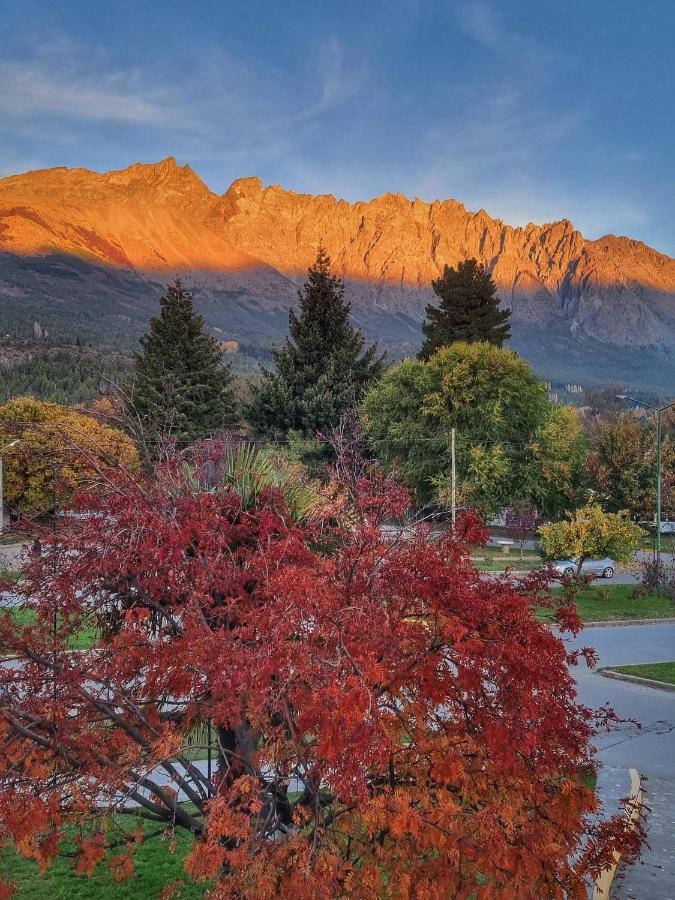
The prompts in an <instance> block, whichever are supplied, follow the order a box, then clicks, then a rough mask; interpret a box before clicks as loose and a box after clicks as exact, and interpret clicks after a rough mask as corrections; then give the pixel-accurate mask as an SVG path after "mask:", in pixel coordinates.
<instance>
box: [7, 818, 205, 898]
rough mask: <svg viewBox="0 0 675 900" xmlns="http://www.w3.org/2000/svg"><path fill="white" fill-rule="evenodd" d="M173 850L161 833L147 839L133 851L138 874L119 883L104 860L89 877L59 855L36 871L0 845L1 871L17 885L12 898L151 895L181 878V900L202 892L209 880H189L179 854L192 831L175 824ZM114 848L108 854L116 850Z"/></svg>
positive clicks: (150, 827)
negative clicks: (41, 869) (45, 870)
mask: <svg viewBox="0 0 675 900" xmlns="http://www.w3.org/2000/svg"><path fill="white" fill-rule="evenodd" d="M116 821H117V822H119V823H120V824H121V826H122V827H123V828H124V829H125V830H129V831H132V830H133V829H134V828H136V826H137V820H136V819H135V818H134V817H133V816H118V817H117V819H116ZM143 829H144V831H145V832H146V833H151V832H153V831H155V830H156V829H157V825H156V824H155V823H144V824H143ZM175 838H176V841H175V850H174V851H173V852H172V850H171V849H170V847H169V846H168V843H167V841H166V840H165V839H164V838H163V837H162V836H158V837H152V838H149V839H148V840H147V841H146V842H145V843H143V844H141V846H140V847H139V848H138V849H137V850H136V852H135V853H134V859H135V862H136V877H135V878H133V879H131V880H130V881H124V882H121V883H120V882H117V881H115V879H114V877H113V875H112V873H111V872H110V870H109V868H108V867H107V866H106V864H105V863H102V864H100V865H99V866H97V867H96V869H95V871H94V874H93V875H92V877H91V878H87V877H86V876H78V875H76V874H75V867H74V865H73V861H72V860H67V859H63V858H60V859H58V860H57V861H56V862H55V863H54V865H53V866H52V867H51V868H50V869H49V870H48V871H47V872H45V874H44V875H40V873H39V872H38V867H37V864H36V863H35V862H33V861H32V860H29V859H24V858H23V857H22V856H19V854H18V853H17V852H16V851H15V850H14V849H13V848H12V847H5V848H4V849H3V850H0V872H1V873H2V877H3V879H4V880H6V881H10V882H12V883H13V884H14V885H16V886H17V888H18V890H17V893H16V894H14V897H15V898H17V900H73V898H77V900H104V898H105V900H107V898H113V897H114V898H115V900H155V898H157V897H159V895H160V892H161V890H162V888H163V887H164V886H165V885H167V884H171V883H172V882H175V881H178V880H181V881H182V882H183V886H182V889H181V890H180V892H179V893H178V897H180V898H181V900H195V898H199V897H203V896H204V895H205V893H206V891H207V889H208V887H209V885H203V884H196V883H195V882H193V881H191V880H190V879H189V878H188V876H187V874H186V873H185V871H184V869H183V858H184V856H185V854H186V853H187V852H188V850H189V849H190V847H191V845H192V840H193V839H192V836H191V835H189V834H188V833H187V832H185V831H184V830H183V829H176V832H175ZM119 852H120V851H119V850H112V851H111V855H115V854H116V853H119Z"/></svg>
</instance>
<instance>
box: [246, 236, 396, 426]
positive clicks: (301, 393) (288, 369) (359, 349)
mask: <svg viewBox="0 0 675 900" xmlns="http://www.w3.org/2000/svg"><path fill="white" fill-rule="evenodd" d="M298 298H299V301H300V309H299V312H298V313H296V312H295V310H293V309H291V311H290V314H289V329H288V330H289V335H288V337H287V339H286V342H285V344H284V346H283V347H282V348H281V349H278V350H275V351H273V355H274V361H275V364H276V365H275V371H274V372H264V373H263V380H262V382H261V384H259V385H258V386H257V387H255V388H254V389H253V391H252V395H251V399H250V401H249V403H248V404H247V407H246V409H245V417H246V419H247V421H248V422H249V424H250V425H251V427H252V428H253V430H254V431H255V432H256V433H258V434H264V435H268V436H271V437H273V436H279V435H286V434H288V433H289V432H294V433H296V434H299V435H302V436H304V437H314V436H315V435H316V433H317V432H321V431H323V430H325V429H326V428H328V427H330V426H331V425H333V424H336V423H337V421H338V419H339V418H340V416H341V415H342V414H343V413H344V412H345V411H346V410H348V409H350V408H353V407H354V406H355V405H356V404H357V403H358V401H359V400H360V398H361V395H362V393H363V389H364V388H365V387H366V385H368V384H369V382H370V381H372V379H374V378H376V377H377V376H378V375H379V374H380V373H381V371H382V359H383V357H382V356H381V355H379V354H378V352H377V346H376V345H372V346H371V347H368V348H367V349H364V338H363V335H362V333H361V332H360V331H359V330H358V329H357V328H354V327H353V325H352V324H351V321H350V311H351V307H350V304H349V303H348V302H347V300H346V299H345V289H344V284H343V282H342V280H341V279H340V278H338V277H337V276H335V275H333V274H332V273H331V261H330V258H329V256H328V254H327V253H326V251H325V250H324V249H323V248H322V247H320V248H319V251H318V253H317V256H316V261H315V262H314V264H313V265H312V266H310V268H309V270H308V272H307V280H306V282H305V284H304V286H303V287H302V289H301V290H300V291H298Z"/></svg>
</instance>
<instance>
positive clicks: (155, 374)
mask: <svg viewBox="0 0 675 900" xmlns="http://www.w3.org/2000/svg"><path fill="white" fill-rule="evenodd" d="M159 303H160V313H159V316H157V317H156V318H154V319H152V321H151V322H150V330H149V331H148V333H147V334H145V335H143V337H142V338H141V348H142V351H141V353H139V354H137V356H136V359H135V363H134V375H135V378H134V388H133V406H134V412H135V413H136V414H137V415H139V416H140V417H141V419H142V420H143V421H144V422H145V424H146V428H147V429H148V431H149V432H150V433H151V434H155V435H165V436H168V435H170V436H171V437H172V438H174V439H175V440H177V441H178V442H179V443H181V444H185V443H189V442H191V441H195V440H199V439H200V438H204V437H207V436H208V435H210V434H213V433H214V432H216V431H218V430H219V429H221V428H223V427H225V426H228V425H232V424H234V423H235V422H236V421H237V415H236V403H235V400H234V395H233V390H232V373H231V372H230V369H229V367H227V366H224V365H223V364H222V359H221V356H222V355H221V353H220V350H219V349H218V345H217V343H216V341H215V339H214V338H213V337H211V335H209V334H207V333H206V332H205V331H204V319H203V318H202V317H201V316H200V315H199V314H198V313H197V312H196V311H195V308H194V297H193V295H192V293H191V292H190V291H189V290H187V288H185V287H184V285H183V284H182V282H181V281H180V280H177V281H176V282H175V283H174V284H171V285H169V286H168V287H167V289H166V292H165V294H164V296H163V297H161V299H160V301H159Z"/></svg>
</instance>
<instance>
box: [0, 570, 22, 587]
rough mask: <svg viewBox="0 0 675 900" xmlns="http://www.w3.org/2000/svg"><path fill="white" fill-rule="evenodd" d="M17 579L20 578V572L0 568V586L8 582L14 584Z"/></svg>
mask: <svg viewBox="0 0 675 900" xmlns="http://www.w3.org/2000/svg"><path fill="white" fill-rule="evenodd" d="M19 578H21V572H19V571H17V570H16V569H3V568H2V567H0V584H2V582H3V581H5V582H9V583H10V584H16V583H17V581H18V580H19Z"/></svg>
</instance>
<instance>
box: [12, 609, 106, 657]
mask: <svg viewBox="0 0 675 900" xmlns="http://www.w3.org/2000/svg"><path fill="white" fill-rule="evenodd" d="M0 615H3V616H7V615H8V616H11V617H12V618H13V619H14V621H15V622H16V623H17V624H18V625H32V624H33V622H34V621H35V610H34V609H26V608H25V607H23V606H12V607H9V609H4V610H0ZM98 640H99V634H98V631H97V630H96V629H95V628H84V629H82V631H80V632H78V633H77V634H74V635H73V636H72V638H71V639H70V641H69V647H70V649H71V650H88V649H89V648H90V647H93V646H94V645H95V644H97V643H98Z"/></svg>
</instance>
